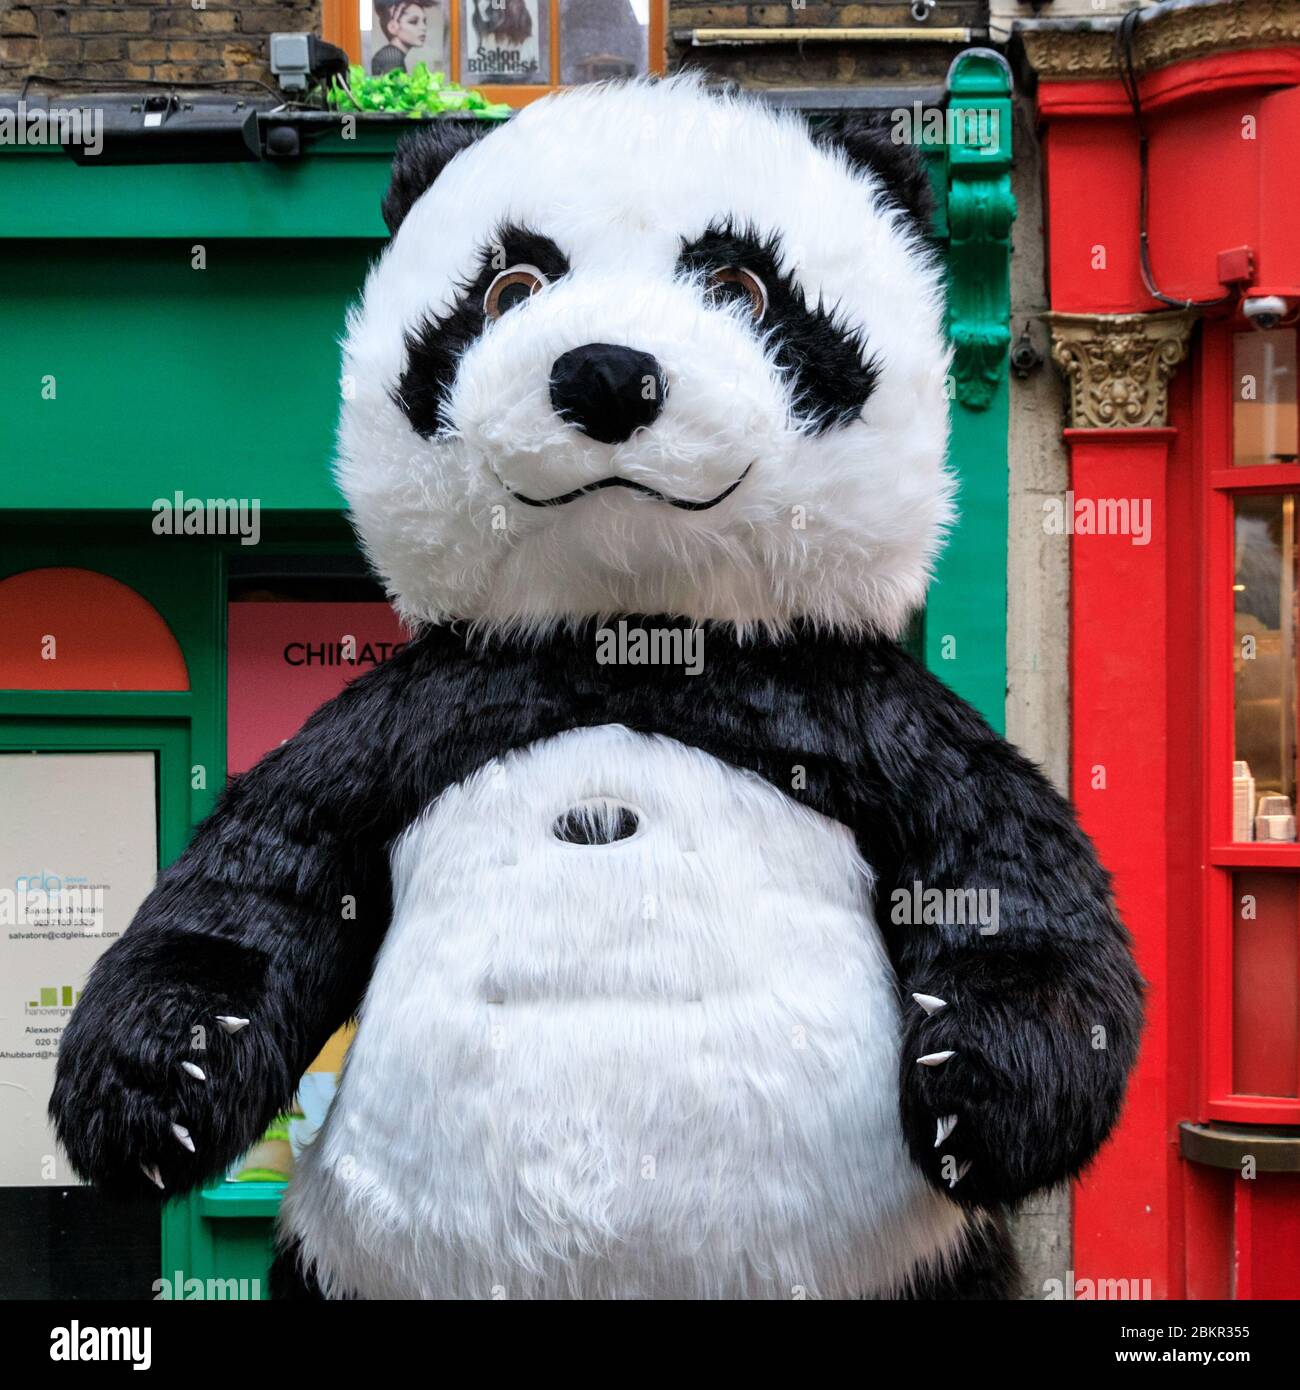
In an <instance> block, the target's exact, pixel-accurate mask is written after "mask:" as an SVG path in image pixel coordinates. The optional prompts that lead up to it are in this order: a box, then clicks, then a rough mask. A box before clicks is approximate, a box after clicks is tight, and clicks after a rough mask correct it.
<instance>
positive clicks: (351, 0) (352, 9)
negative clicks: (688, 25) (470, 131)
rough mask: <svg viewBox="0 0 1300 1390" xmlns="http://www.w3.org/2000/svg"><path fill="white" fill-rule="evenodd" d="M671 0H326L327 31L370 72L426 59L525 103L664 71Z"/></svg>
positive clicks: (457, 77) (495, 94) (466, 81)
mask: <svg viewBox="0 0 1300 1390" xmlns="http://www.w3.org/2000/svg"><path fill="white" fill-rule="evenodd" d="M666 7H667V0H404V2H402V3H386V0H326V3H325V6H324V26H325V37H326V38H327V39H329V40H331V42H333V43H337V44H339V45H340V46H341V47H343V48H346V49H347V50H348V53H349V54H350V56H351V58H352V60H353V62H356V63H360V64H361V65H362V66H363V67H364V68H365V69H366V71H367V72H368V73H372V74H374V73H384V72H389V71H392V70H393V69H396V68H405V69H406V70H407V71H410V70H411V69H412V68H414V67H415V65H416V64H417V63H424V64H425V66H426V67H428V68H429V69H430V71H432V72H444V73H446V74H447V75H448V76H449V77H450V78H452V79H453V80H454V81H457V82H460V83H462V84H463V85H464V86H467V87H479V88H482V89H483V90H484V91H485V92H486V93H487V94H488V96H489V97H491V98H492V100H494V101H505V102H509V103H510V104H511V105H514V106H519V105H523V104H524V103H526V102H528V101H531V100H533V99H534V98H535V97H538V96H541V95H543V94H544V93H545V92H548V91H551V90H553V89H554V88H555V87H558V86H565V87H567V86H574V85H578V84H580V83H584V82H600V81H604V80H606V79H608V78H614V77H636V76H643V75H645V74H647V73H655V72H663V71H664V64H665V58H666V50H665V14H666Z"/></svg>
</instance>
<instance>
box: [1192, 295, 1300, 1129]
mask: <svg viewBox="0 0 1300 1390" xmlns="http://www.w3.org/2000/svg"><path fill="white" fill-rule="evenodd" d="M1249 328H1250V325H1249V322H1248V320H1246V319H1244V318H1237V319H1233V320H1220V321H1215V322H1210V321H1207V322H1205V323H1204V324H1203V325H1202V335H1201V346H1200V353H1199V359H1200V360H1199V363H1198V371H1197V373H1196V386H1197V406H1198V412H1197V413H1198V417H1199V418H1198V425H1199V433H1200V444H1201V448H1200V454H1201V466H1202V468H1203V470H1204V477H1205V481H1206V484H1207V487H1206V489H1205V511H1204V520H1205V538H1204V539H1205V546H1204V553H1205V555H1206V557H1207V564H1206V565H1205V567H1204V573H1205V584H1206V592H1205V611H1206V614H1207V629H1208V639H1209V640H1208V643H1207V647H1206V651H1207V654H1208V659H1207V661H1206V663H1205V672H1204V674H1205V680H1206V689H1205V696H1206V700H1207V705H1206V714H1207V717H1206V720H1205V726H1204V728H1205V745H1204V758H1205V762H1204V769H1205V776H1204V780H1203V783H1202V785H1203V786H1204V788H1205V795H1206V800H1205V806H1204V835H1205V859H1204V863H1205V893H1204V895H1203V909H1202V910H1203V941H1204V946H1205V950H1204V954H1203V958H1202V959H1203V971H1204V979H1203V988H1204V1001H1205V1011H1204V1028H1203V1030H1202V1052H1201V1076H1202V1087H1201V1090H1202V1105H1203V1108H1204V1116H1203V1118H1205V1119H1210V1120H1223V1121H1229V1122H1235V1123H1238V1124H1263V1125H1296V1124H1300V1096H1297V1097H1285V1096H1260V1095H1244V1094H1241V1093H1238V1092H1236V1091H1234V1089H1233V1063H1234V1056H1233V1037H1234V1034H1233V968H1234V958H1233V930H1234V914H1235V909H1236V904H1235V902H1234V896H1233V875H1234V873H1239V872H1242V871H1251V870H1263V871H1267V872H1269V873H1278V874H1286V875H1300V842H1296V843H1288V844H1257V843H1242V844H1238V843H1234V842H1233V839H1232V760H1233V757H1234V751H1235V743H1236V723H1235V689H1234V676H1233V661H1232V656H1231V653H1232V652H1233V649H1234V645H1235V643H1236V640H1237V638H1236V629H1235V621H1234V610H1235V604H1234V601H1233V588H1232V586H1233V582H1234V578H1235V543H1236V542H1235V529H1234V512H1233V504H1234V500H1235V499H1236V498H1238V497H1241V496H1244V495H1253V496H1261V495H1267V494H1277V493H1295V494H1296V495H1297V496H1298V497H1300V464H1266V465H1262V466H1258V467H1243V468H1236V467H1233V465H1232V459H1233V437H1232V424H1233V419H1232V417H1233V411H1232V402H1233V400H1234V381H1233V374H1234V363H1233V336H1234V334H1236V333H1238V332H1245V331H1249ZM1294 883H1295V889H1296V892H1297V893H1298V894H1300V878H1296V879H1295V880H1294ZM1296 983H1297V988H1298V989H1300V981H1297V982H1296Z"/></svg>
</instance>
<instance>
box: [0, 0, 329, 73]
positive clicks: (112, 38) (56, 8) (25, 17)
mask: <svg viewBox="0 0 1300 1390" xmlns="http://www.w3.org/2000/svg"><path fill="white" fill-rule="evenodd" d="M320 11H321V7H320V0H278V3H276V4H274V5H257V4H253V5H231V4H226V3H224V0H168V3H164V4H147V3H143V0H118V2H117V3H107V0H88V2H83V0H57V3H52V0H26V3H23V0H0V88H4V87H14V86H17V85H18V83H19V82H20V81H21V80H22V79H23V78H24V77H25V76H27V74H29V73H45V74H48V75H49V76H52V77H86V78H93V79H94V80H96V81H101V82H103V83H104V85H105V86H111V85H112V83H113V79H115V78H119V79H120V78H126V77H130V78H141V77H153V78H161V79H163V80H166V81H189V82H197V81H213V80H219V79H221V78H231V77H258V78H263V79H266V78H267V76H268V74H267V68H266V50H267V36H268V35H269V34H272V33H275V32H279V31H281V30H311V31H313V32H315V33H320V28H321V13H320Z"/></svg>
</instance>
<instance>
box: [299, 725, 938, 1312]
mask: <svg viewBox="0 0 1300 1390" xmlns="http://www.w3.org/2000/svg"><path fill="white" fill-rule="evenodd" d="M794 775H795V770H794V769H793V768H792V769H791V776H792V777H793V776H794ZM599 797H607V798H612V799H613V800H614V801H616V802H618V803H621V804H622V805H623V806H626V807H628V808H630V809H631V811H632V812H633V813H634V814H635V817H636V829H635V832H634V833H632V834H631V835H630V836H629V837H627V838H623V839H618V840H615V841H614V842H612V843H608V844H573V843H567V842H565V841H563V840H561V839H559V838H557V836H556V834H555V831H554V826H555V823H556V820H557V817H560V816H561V815H562V813H564V812H565V811H566V810H567V809H569V808H571V807H573V806H575V805H577V804H579V803H583V802H586V801H589V800H590V799H592V798H599ZM627 825H630V819H629V820H628V821H627V824H625V826H624V828H625V829H626V828H627ZM392 867H393V891H394V912H393V922H392V926H391V928H390V929H389V932H388V935H387V938H386V940H385V942H384V945H383V948H382V950H381V952H380V954H379V958H378V961H377V963H376V966H375V972H374V977H373V979H372V982H371V985H370V989H369V991H368V993H367V995H366V999H365V1003H364V1006H363V1009H362V1013H361V1022H360V1028H359V1031H358V1034H357V1037H356V1039H355V1041H354V1043H353V1045H352V1048H351V1052H350V1054H349V1057H348V1060H347V1064H346V1067H345V1070H344V1075H343V1079H342V1082H341V1086H340V1090H339V1093H338V1095H337V1097H336V1099H335V1103H334V1106H333V1108H332V1109H331V1111H330V1115H329V1118H328V1120H327V1122H326V1125H325V1127H324V1129H323V1130H322V1133H321V1135H320V1136H319V1138H318V1139H317V1141H316V1143H315V1144H314V1145H313V1146H312V1147H311V1148H310V1149H309V1150H308V1152H307V1153H306V1154H305V1155H304V1157H303V1160H302V1162H301V1163H300V1166H299V1171H298V1174H297V1176H296V1177H295V1178H294V1181H293V1183H292V1185H291V1187H290V1191H289V1194H288V1197H287V1199H286V1203H285V1211H284V1217H283V1221H284V1224H285V1227H286V1231H285V1234H286V1235H288V1236H296V1237H297V1238H299V1239H300V1240H301V1241H302V1243H303V1251H304V1255H305V1257H306V1259H307V1260H308V1261H315V1262H316V1266H317V1275H318V1277H319V1278H320V1279H321V1280H322V1282H323V1284H324V1286H325V1288H326V1291H327V1292H347V1291H350V1292H352V1293H355V1294H358V1295H361V1296H363V1297H367V1298H411V1297H428V1298H493V1297H496V1298H553V1297H569V1296H573V1297H589V1298H601V1297H628V1298H648V1297H676V1298H709V1297H735V1298H745V1297H773V1298H797V1297H800V1296H808V1297H816V1296H822V1297H850V1296H863V1295H867V1296H870V1295H873V1294H876V1295H881V1294H884V1295H887V1294H888V1293H889V1292H890V1291H892V1290H894V1289H896V1288H897V1287H898V1286H899V1285H900V1284H901V1283H902V1282H903V1281H904V1280H905V1279H906V1277H907V1275H908V1274H909V1272H911V1271H913V1270H914V1269H915V1268H916V1267H917V1266H918V1265H919V1264H922V1263H926V1262H928V1261H929V1260H932V1259H936V1258H941V1257H942V1256H943V1255H944V1254H945V1253H946V1252H948V1251H950V1250H951V1249H952V1248H953V1247H954V1246H955V1244H956V1243H957V1241H958V1240H959V1238H960V1234H961V1231H962V1229H963V1225H964V1221H965V1218H964V1216H963V1213H962V1211H961V1209H960V1208H958V1207H957V1206H955V1205H954V1204H953V1203H951V1202H949V1201H948V1200H947V1199H946V1198H945V1197H943V1196H942V1195H941V1194H940V1193H938V1192H936V1191H934V1189H932V1188H931V1187H930V1186H929V1185H928V1184H927V1183H926V1182H925V1181H924V1179H923V1178H922V1177H921V1175H920V1173H919V1172H918V1171H917V1169H916V1168H915V1167H914V1165H913V1164H912V1163H911V1162H910V1160H909V1159H908V1157H907V1154H906V1151H905V1146H904V1143H903V1138H902V1134H901V1130H900V1126H899V1120H898V1080H897V1074H898V1061H899V1051H898V1049H899V1014H898V1002H897V998H896V986H895V981H894V975H893V971H892V969H891V967H890V964H889V961H888V958H887V956H886V954H885V950H884V947H883V944H882V942H881V940H880V937H879V933H878V931H877V928H876V925H875V922H874V919H873V915H872V910H871V893H870V889H871V874H870V870H869V869H868V868H867V866H866V865H865V864H864V863H863V861H862V859H861V858H860V857H859V855H858V853H857V849H856V846H855V844H854V841H853V838H852V836H851V835H850V833H849V832H848V830H847V829H846V828H845V827H843V826H842V825H839V824H837V823H835V822H833V821H830V820H828V819H826V818H825V817H822V816H820V815H818V814H817V813H816V812H813V811H810V810H808V809H806V808H804V807H801V806H799V805H798V804H797V803H796V802H795V801H793V800H791V799H790V798H788V797H786V796H785V795H784V794H783V793H782V792H780V791H779V790H778V789H777V788H775V787H773V786H772V785H770V784H769V783H767V782H765V781H763V780H761V779H760V778H758V777H757V776H755V775H753V774H750V773H745V772H740V771H737V770H736V769H734V768H732V767H730V766H728V765H727V764H725V763H722V762H720V761H718V760H717V759H715V758H713V757H711V756H709V755H707V754H705V753H702V752H700V751H699V750H697V749H693V748H688V747H685V746H683V745H682V744H679V743H675V742H673V741H672V740H669V739H665V738H659V737H648V736H644V735H640V734H635V733H632V732H631V731H629V730H627V729H625V728H623V727H621V726H617V725H609V726H605V727H601V728H596V729H590V730H575V731H572V732H569V733H566V734H562V735H560V736H559V737H557V738H553V739H550V740H547V741H545V742H542V743H538V744H535V745H533V746H532V747H529V748H526V749H523V750H520V751H518V752H514V753H511V754H508V755H506V756H504V757H502V758H500V759H499V760H497V761H496V762H494V763H492V764H490V765H489V766H487V767H486V768H484V769H482V770H481V771H479V772H478V773H476V774H475V775H474V776H473V777H472V778H470V779H469V780H468V781H467V782H465V783H463V784H461V785H459V786H456V787H453V788H451V789H450V790H448V791H447V792H446V793H444V794H443V795H442V796H441V797H440V798H439V799H438V800H437V802H435V803H434V804H433V805H432V806H431V807H430V808H429V809H428V811H427V812H426V813H425V814H424V815H423V816H422V817H421V819H420V820H419V821H418V822H416V823H415V824H414V825H413V826H412V827H411V828H410V829H409V830H408V831H407V832H406V834H405V835H404V836H403V837H402V839H401V840H400V841H399V842H398V844H397V845H396V846H395V848H394V852H393V859H392Z"/></svg>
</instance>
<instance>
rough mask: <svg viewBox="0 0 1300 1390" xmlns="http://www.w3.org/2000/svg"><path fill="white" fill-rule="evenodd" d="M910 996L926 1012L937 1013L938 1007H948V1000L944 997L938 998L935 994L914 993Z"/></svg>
mask: <svg viewBox="0 0 1300 1390" xmlns="http://www.w3.org/2000/svg"><path fill="white" fill-rule="evenodd" d="M912 998H913V999H915V1000H916V1002H917V1003H918V1004H919V1005H920V1006H921V1007H922V1008H923V1009H924V1010H925V1011H926V1013H928V1014H937V1013H938V1012H939V1010H940V1009H946V1008H947V1007H948V1001H947V1000H946V999H940V998H939V996H938V995H937V994H914V995H913V996H912Z"/></svg>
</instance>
